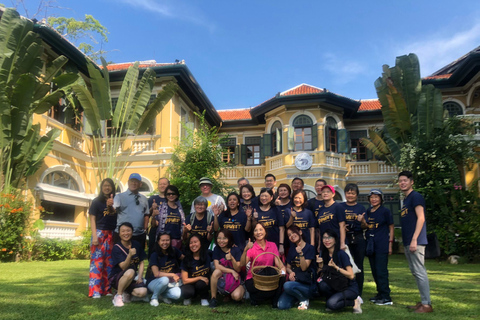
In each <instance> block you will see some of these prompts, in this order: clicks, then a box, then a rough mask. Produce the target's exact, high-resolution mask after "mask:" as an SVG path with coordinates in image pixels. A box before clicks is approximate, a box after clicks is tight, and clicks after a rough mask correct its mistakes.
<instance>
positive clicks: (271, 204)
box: [258, 188, 275, 207]
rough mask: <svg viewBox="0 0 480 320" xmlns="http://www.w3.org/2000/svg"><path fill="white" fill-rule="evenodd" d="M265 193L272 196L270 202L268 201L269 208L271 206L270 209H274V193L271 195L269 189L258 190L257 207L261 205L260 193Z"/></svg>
mask: <svg viewBox="0 0 480 320" xmlns="http://www.w3.org/2000/svg"><path fill="white" fill-rule="evenodd" d="M265 192H266V193H268V194H269V195H271V196H272V201H270V206H271V207H275V198H274V197H275V195H274V193H273V190H272V189H270V188H262V189H260V193H259V195H258V202H259V203H258V205H259V206H261V205H262V203H261V201H260V196H261V195H262V193H265Z"/></svg>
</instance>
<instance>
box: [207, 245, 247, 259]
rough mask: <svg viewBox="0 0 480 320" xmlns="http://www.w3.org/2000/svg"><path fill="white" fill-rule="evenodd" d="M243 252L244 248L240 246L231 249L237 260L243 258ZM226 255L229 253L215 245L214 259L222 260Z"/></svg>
mask: <svg viewBox="0 0 480 320" xmlns="http://www.w3.org/2000/svg"><path fill="white" fill-rule="evenodd" d="M242 253H243V250H241V249H240V248H239V247H232V248H231V249H230V254H231V255H232V257H233V258H234V259H235V260H237V262H239V261H240V259H241V258H242ZM226 255H227V254H226V253H225V252H224V251H223V250H222V249H221V248H220V247H219V246H215V249H213V260H218V261H220V260H222V259H225V256H226Z"/></svg>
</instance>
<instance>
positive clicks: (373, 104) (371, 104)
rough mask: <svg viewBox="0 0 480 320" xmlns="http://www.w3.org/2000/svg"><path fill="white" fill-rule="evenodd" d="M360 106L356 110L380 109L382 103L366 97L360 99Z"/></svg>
mask: <svg viewBox="0 0 480 320" xmlns="http://www.w3.org/2000/svg"><path fill="white" fill-rule="evenodd" d="M360 103H361V105H360V108H358V111H373V110H380V109H382V105H381V104H380V101H378V99H366V100H360Z"/></svg>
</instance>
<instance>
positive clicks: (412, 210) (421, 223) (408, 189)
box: [398, 171, 433, 313]
mask: <svg viewBox="0 0 480 320" xmlns="http://www.w3.org/2000/svg"><path fill="white" fill-rule="evenodd" d="M398 186H399V187H400V190H401V191H402V192H403V194H404V196H405V198H404V199H403V206H402V211H401V221H402V239H403V245H404V246H405V256H406V258H407V261H408V266H409V267H410V271H411V272H412V274H413V276H414V277H415V280H416V281H417V286H418V290H419V291H420V297H421V299H422V301H421V302H418V303H417V304H416V305H415V306H409V307H408V308H410V309H415V312H416V313H426V312H432V311H433V309H432V302H431V300H430V284H429V282H428V276H427V269H426V268H425V246H426V245H427V228H426V226H425V200H424V199H423V197H422V195H421V194H420V193H418V192H416V191H414V190H413V174H412V173H411V172H410V171H402V172H400V173H399V174H398Z"/></svg>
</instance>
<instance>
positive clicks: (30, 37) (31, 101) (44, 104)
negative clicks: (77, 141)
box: [0, 9, 78, 189]
mask: <svg viewBox="0 0 480 320" xmlns="http://www.w3.org/2000/svg"><path fill="white" fill-rule="evenodd" d="M43 51H44V47H43V44H42V40H41V39H40V37H39V36H38V35H37V34H36V33H35V32H33V22H32V21H30V20H28V19H23V18H21V17H20V15H19V14H18V13H17V12H16V11H15V10H12V9H6V10H5V12H4V13H3V15H2V18H1V20H0V122H1V129H0V147H1V155H0V165H1V168H2V171H1V181H0V188H1V189H10V188H23V187H24V183H25V177H27V176H29V175H32V174H34V173H35V172H36V171H37V170H38V169H39V168H40V166H41V164H42V162H43V159H44V158H45V156H46V155H47V154H48V152H50V150H51V149H52V147H53V141H54V140H55V139H56V138H57V137H58V136H59V134H60V132H59V131H58V130H55V129H54V130H51V131H50V132H48V133H47V134H46V135H44V136H41V135H40V126H39V125H38V124H33V123H32V121H33V114H34V113H37V114H42V113H44V112H46V111H47V110H48V109H49V108H50V107H51V106H52V105H55V104H57V103H58V101H59V99H60V98H61V97H63V96H64V94H65V93H64V90H63V87H65V86H67V85H69V84H71V83H73V82H75V81H76V80H77V78H78V75H77V74H72V73H62V67H63V66H64V65H65V64H66V63H67V61H68V60H67V58H65V57H64V56H60V57H58V58H56V59H55V60H53V61H52V62H51V64H50V65H49V66H48V68H46V69H45V70H43V69H44V61H43V60H42V55H43ZM52 88H57V89H56V90H52Z"/></svg>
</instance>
